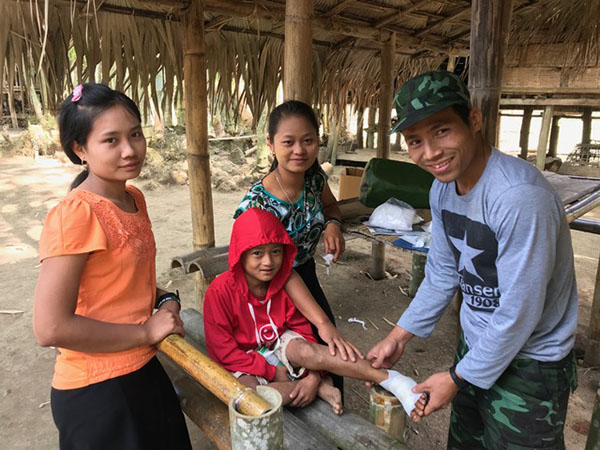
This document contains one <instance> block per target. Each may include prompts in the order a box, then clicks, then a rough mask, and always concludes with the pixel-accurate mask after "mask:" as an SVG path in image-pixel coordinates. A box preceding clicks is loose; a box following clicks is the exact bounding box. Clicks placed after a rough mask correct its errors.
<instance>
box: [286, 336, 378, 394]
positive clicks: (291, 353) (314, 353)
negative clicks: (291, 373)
mask: <svg viewBox="0 0 600 450" xmlns="http://www.w3.org/2000/svg"><path fill="white" fill-rule="evenodd" d="M286 356H287V358H288V360H289V361H290V363H292V364H293V365H294V366H297V367H305V368H307V369H309V370H326V371H327V372H332V373H335V374H337V375H341V376H344V377H351V378H356V379H358V380H365V381H374V382H376V383H378V384H379V383H381V382H382V381H383V380H385V379H386V378H387V377H388V373H387V371H386V370H384V369H375V368H373V367H372V366H371V363H370V362H369V361H367V360H366V359H358V360H357V361H356V362H352V361H350V360H348V361H344V360H343V359H342V358H340V357H339V356H338V355H337V354H336V355H335V356H331V354H330V353H329V348H328V347H326V346H325V345H319V344H314V343H312V342H308V341H305V340H303V339H293V340H291V341H290V343H289V344H288V346H287V350H286Z"/></svg>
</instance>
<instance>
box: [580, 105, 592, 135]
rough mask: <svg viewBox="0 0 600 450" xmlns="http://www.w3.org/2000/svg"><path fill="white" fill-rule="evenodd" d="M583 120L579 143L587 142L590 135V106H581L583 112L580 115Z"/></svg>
mask: <svg viewBox="0 0 600 450" xmlns="http://www.w3.org/2000/svg"><path fill="white" fill-rule="evenodd" d="M581 120H583V128H582V129H581V143H582V144H589V143H590V141H591V137H592V108H591V106H586V107H585V108H583V114H582V116H581Z"/></svg>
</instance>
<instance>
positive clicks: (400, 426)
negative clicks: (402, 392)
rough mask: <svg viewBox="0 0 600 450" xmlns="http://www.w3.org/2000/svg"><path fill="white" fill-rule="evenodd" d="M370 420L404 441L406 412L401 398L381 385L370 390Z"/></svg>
mask: <svg viewBox="0 0 600 450" xmlns="http://www.w3.org/2000/svg"><path fill="white" fill-rule="evenodd" d="M369 421H371V423H373V424H375V425H376V426H377V427H378V428H381V429H382V430H383V431H385V432H386V433H387V434H389V435H390V436H392V437H393V438H396V439H397V440H398V441H400V442H404V430H405V428H406V413H405V412H404V409H402V404H401V403H400V400H398V399H397V398H396V397H394V394H390V393H389V392H388V391H386V390H385V389H383V388H382V387H381V386H377V385H374V386H372V387H371V390H370V391H369Z"/></svg>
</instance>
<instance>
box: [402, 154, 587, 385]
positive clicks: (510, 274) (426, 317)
mask: <svg viewBox="0 0 600 450" xmlns="http://www.w3.org/2000/svg"><path fill="white" fill-rule="evenodd" d="M430 204H431V213H432V221H433V222H432V243H431V248H430V251H429V257H428V259H427V265H426V268H425V279H424V280H423V283H422V284H421V287H420V288H419V290H418V292H417V295H416V297H415V298H414V299H413V301H412V302H411V304H410V306H409V307H408V308H407V310H406V311H405V312H404V314H402V317H400V319H399V320H398V325H399V326H401V327H402V328H404V329H406V330H407V331H409V332H411V333H413V334H415V335H416V336H420V337H427V336H429V334H431V332H432V331H433V328H434V327H435V324H436V323H437V321H438V320H439V318H440V317H441V315H442V313H443V311H444V309H445V308H446V307H447V306H448V304H449V302H450V301H451V299H452V296H453V295H454V293H455V292H456V289H457V288H458V287H460V288H461V290H462V293H463V303H462V306H461V310H460V323H461V325H462V328H463V331H464V336H465V340H466V342H467V345H468V347H469V351H468V353H467V354H466V355H465V357H464V358H463V359H462V360H461V361H460V363H459V364H458V366H457V368H456V370H457V372H458V373H460V374H461V375H462V376H463V377H464V378H465V379H466V380H467V381H469V382H470V383H472V384H474V385H476V386H478V387H480V388H483V389H489V388H490V387H491V386H492V385H493V384H494V383H495V381H496V380H497V379H498V378H499V377H500V375H501V374H502V372H504V370H505V369H506V368H507V367H508V365H509V364H510V362H511V361H512V360H513V359H515V358H531V359H535V360H538V361H558V360H560V359H562V358H564V357H565V356H566V355H567V354H568V353H569V351H570V350H571V349H572V348H573V343H574V340H575V337H574V334H575V330H576V328H577V285H576V282H575V269H574V265H573V248H572V246H571V234H570V231H569V226H568V224H567V221H566V218H565V214H564V208H563V205H562V202H561V200H560V198H559V196H558V195H557V194H556V192H555V191H554V189H553V188H552V187H551V186H550V184H549V183H548V182H547V181H546V179H545V178H544V176H543V175H542V174H541V173H540V172H539V171H538V170H537V169H536V168H535V167H533V166H532V165H530V164H529V163H527V162H525V161H523V160H521V159H518V158H515V157H513V156H509V155H505V154H503V153H501V152H499V151H498V150H496V149H492V153H491V155H490V158H489V160H488V162H487V165H486V168H485V170H484V172H483V174H482V176H481V178H480V179H479V181H478V182H477V184H476V185H475V186H474V187H473V189H471V191H469V192H468V193H467V194H465V195H458V194H457V193H456V186H455V183H454V182H451V183H440V182H439V181H437V180H436V181H435V182H434V183H433V186H432V188H431V193H430Z"/></svg>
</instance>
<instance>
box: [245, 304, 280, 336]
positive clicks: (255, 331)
mask: <svg viewBox="0 0 600 450" xmlns="http://www.w3.org/2000/svg"><path fill="white" fill-rule="evenodd" d="M248 309H249V310H250V315H251V316H252V320H253V321H254V334H255V335H256V343H257V344H258V347H262V346H263V345H266V344H267V343H266V342H263V340H262V338H261V337H260V333H259V332H258V324H257V323H256V316H255V314H254V306H252V304H251V303H248ZM270 312H271V299H269V301H268V302H267V317H268V318H269V324H270V325H271V328H272V329H273V332H274V333H275V339H274V340H275V341H277V340H279V332H278V331H277V325H275V323H274V322H273V319H271V314H270Z"/></svg>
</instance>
